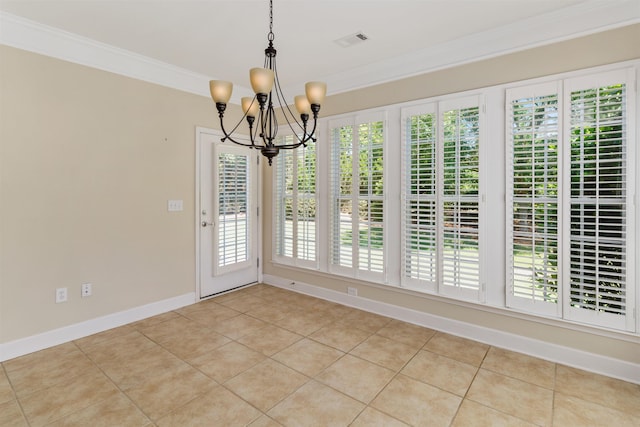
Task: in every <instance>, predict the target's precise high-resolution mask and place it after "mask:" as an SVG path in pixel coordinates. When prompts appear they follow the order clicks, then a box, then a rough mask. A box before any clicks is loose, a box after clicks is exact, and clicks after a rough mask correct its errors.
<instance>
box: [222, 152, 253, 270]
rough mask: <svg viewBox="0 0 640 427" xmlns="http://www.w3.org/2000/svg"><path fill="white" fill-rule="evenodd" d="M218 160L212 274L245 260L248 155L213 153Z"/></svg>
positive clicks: (248, 245) (247, 248) (247, 258)
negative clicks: (216, 257) (216, 211)
mask: <svg viewBox="0 0 640 427" xmlns="http://www.w3.org/2000/svg"><path fill="white" fill-rule="evenodd" d="M216 157H217V160H218V176H217V181H218V194H219V195H220V196H219V197H218V233H217V236H216V237H217V242H216V243H217V245H218V262H217V265H216V268H215V273H216V274H222V273H224V272H226V271H228V270H229V269H230V268H234V269H235V268H237V266H238V264H240V263H243V262H246V261H248V260H249V247H250V241H249V240H250V239H251V238H252V237H251V236H250V235H249V221H248V220H247V213H248V208H249V199H248V192H247V189H248V188H249V185H248V184H249V156H248V155H246V154H233V153H228V152H219V153H217V156H216Z"/></svg>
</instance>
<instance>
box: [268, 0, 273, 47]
mask: <svg viewBox="0 0 640 427" xmlns="http://www.w3.org/2000/svg"><path fill="white" fill-rule="evenodd" d="M273 39H274V35H273V0H269V36H268V40H269V41H270V42H272V41H273Z"/></svg>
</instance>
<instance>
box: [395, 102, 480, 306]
mask: <svg viewBox="0 0 640 427" xmlns="http://www.w3.org/2000/svg"><path fill="white" fill-rule="evenodd" d="M479 101H480V100H479V98H478V97H477V96H472V97H466V98H459V99H453V100H448V101H442V102H440V103H433V104H426V105H422V106H416V107H410V108H405V109H403V110H402V113H401V116H402V119H401V120H402V139H403V147H404V160H403V162H402V163H403V166H402V167H403V169H402V183H401V185H402V216H401V218H402V230H403V236H402V264H401V265H402V285H403V286H407V287H411V288H414V289H417V290H423V291H424V290H427V291H432V292H438V293H441V294H445V295H451V296H456V297H459V298H463V299H471V300H479V299H480V295H481V291H482V278H481V276H482V275H481V262H480V234H481V233H480V127H481V126H480V122H481V113H480V107H479Z"/></svg>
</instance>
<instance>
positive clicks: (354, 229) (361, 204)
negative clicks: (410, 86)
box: [329, 115, 385, 281]
mask: <svg viewBox="0 0 640 427" xmlns="http://www.w3.org/2000/svg"><path fill="white" fill-rule="evenodd" d="M329 127H330V135H331V172H330V174H331V237H330V239H331V244H330V246H331V254H330V264H331V266H332V268H333V271H335V272H339V273H342V274H348V275H352V276H354V277H360V278H369V279H371V280H376V281H382V280H384V273H385V256H384V241H385V236H384V157H383V146H384V137H385V134H384V119H383V117H382V116H381V115H375V116H374V117H368V118H364V117H359V118H356V119H348V120H345V121H344V122H332V123H330V125H329Z"/></svg>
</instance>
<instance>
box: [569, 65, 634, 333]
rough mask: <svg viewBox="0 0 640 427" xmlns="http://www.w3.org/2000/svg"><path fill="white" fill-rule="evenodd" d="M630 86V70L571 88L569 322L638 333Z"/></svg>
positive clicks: (587, 79)
mask: <svg viewBox="0 0 640 427" xmlns="http://www.w3.org/2000/svg"><path fill="white" fill-rule="evenodd" d="M628 81H632V78H631V76H629V78H628V77H627V72H626V71H625V70H622V71H619V72H611V73H605V74H600V75H597V76H589V77H585V78H576V79H570V80H567V81H566V84H565V116H566V117H567V128H566V133H565V135H566V136H565V138H566V140H567V149H568V151H569V153H568V156H567V162H565V167H566V169H567V173H568V174H569V176H568V177H567V186H568V188H567V195H568V202H567V203H568V209H567V212H566V216H565V218H566V217H568V221H569V222H570V227H567V229H566V233H567V234H568V248H567V252H568V253H567V258H566V259H565V264H564V265H565V266H566V271H565V281H566V283H567V286H566V289H565V294H564V296H565V309H566V316H565V317H566V318H568V319H572V320H578V321H581V322H585V323H592V324H596V325H600V326H608V327H614V328H618V329H629V330H633V319H632V316H631V315H630V314H629V307H633V305H634V296H633V286H631V295H630V293H629V290H630V289H629V287H628V286H627V285H628V283H630V282H629V277H630V275H629V271H630V268H631V267H632V266H631V265H630V261H631V260H632V259H633V258H629V255H628V246H627V242H628V240H629V236H633V235H634V234H633V232H634V230H633V227H634V224H633V221H632V220H630V219H631V218H634V216H633V214H632V212H631V208H632V206H633V200H632V196H633V195H632V192H631V191H629V189H630V187H631V188H633V177H632V175H630V172H629V167H628V159H629V158H630V157H629V156H628V151H629V144H628V141H629V139H628V132H629V128H630V126H629V123H628V122H629V112H630V111H634V109H633V108H630V105H631V102H632V101H631V99H630V98H633V96H628V95H627V93H628ZM631 158H632V157H631ZM632 262H633V261H631V263H632ZM631 283H632V282H631Z"/></svg>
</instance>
